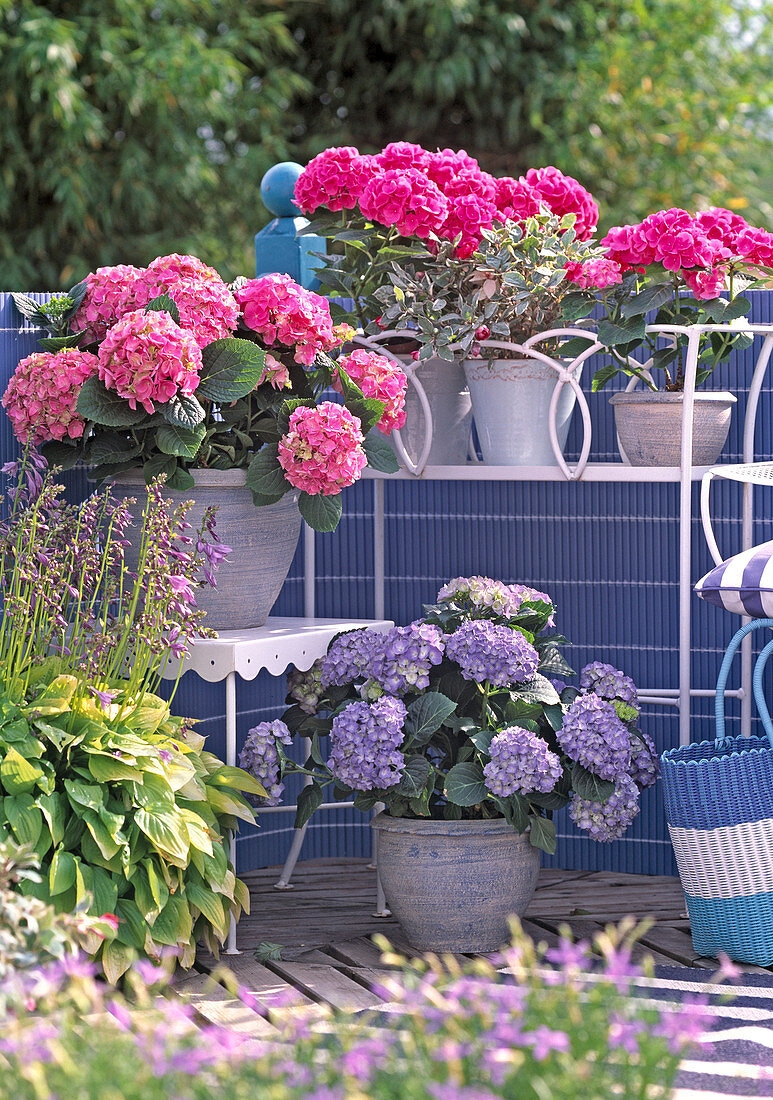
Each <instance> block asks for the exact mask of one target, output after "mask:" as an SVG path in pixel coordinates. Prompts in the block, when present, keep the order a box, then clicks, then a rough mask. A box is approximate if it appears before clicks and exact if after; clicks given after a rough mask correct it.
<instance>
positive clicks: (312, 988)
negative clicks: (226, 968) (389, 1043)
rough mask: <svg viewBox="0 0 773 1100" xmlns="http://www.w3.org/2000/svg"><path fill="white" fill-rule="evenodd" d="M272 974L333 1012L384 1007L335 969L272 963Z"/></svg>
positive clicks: (377, 999) (376, 998)
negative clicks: (338, 1009) (333, 1009)
mask: <svg viewBox="0 0 773 1100" xmlns="http://www.w3.org/2000/svg"><path fill="white" fill-rule="evenodd" d="M269 966H270V968H271V970H273V971H274V973H275V974H278V975H279V976H280V977H282V978H284V979H285V980H286V981H288V982H290V984H291V985H293V986H295V988H296V989H300V990H301V992H302V993H305V994H306V996H307V997H310V998H311V999H312V1000H313V1001H317V1002H318V1003H319V1004H327V1005H330V1006H331V1007H332V1008H340V1009H348V1010H358V1009H363V1008H374V1007H375V1006H376V1005H379V1004H381V998H380V997H377V996H376V995H375V994H374V993H372V992H370V990H368V989H365V988H364V987H363V986H361V985H360V984H359V982H355V981H353V980H352V979H351V978H348V977H347V976H346V975H345V974H343V973H341V972H340V971H338V970H334V969H333V967H332V966H320V965H318V964H315V963H299V962H286V963H285V962H273V961H272V962H271V963H269Z"/></svg>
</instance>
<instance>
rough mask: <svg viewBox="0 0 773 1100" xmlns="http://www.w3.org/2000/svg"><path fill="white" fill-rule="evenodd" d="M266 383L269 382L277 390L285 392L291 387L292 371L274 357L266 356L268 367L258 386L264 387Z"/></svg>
mask: <svg viewBox="0 0 773 1100" xmlns="http://www.w3.org/2000/svg"><path fill="white" fill-rule="evenodd" d="M264 382H268V383H269V385H270V386H273V388H274V389H275V390H283V389H284V388H285V387H286V386H289V385H290V371H289V370H288V369H287V367H286V366H285V365H284V363H282V362H280V361H279V359H277V358H276V357H275V356H273V355H268V354H267V355H266V365H265V366H264V368H263V373H262V374H261V376H260V381H259V382H258V385H259V386H262V385H263V383H264Z"/></svg>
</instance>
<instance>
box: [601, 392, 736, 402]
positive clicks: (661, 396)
mask: <svg viewBox="0 0 773 1100" xmlns="http://www.w3.org/2000/svg"><path fill="white" fill-rule="evenodd" d="M683 401H684V392H683V391H678V392H673V391H670V392H667V391H666V390H658V391H657V392H655V391H653V390H623V391H622V392H621V393H613V394H612V396H611V397H610V398H609V403H610V405H647V404H651V405H679V404H681V403H682V402H683ZM695 401H696V402H697V403H699V404H712V403H716V404H724V405H726V404H731V405H735V404H736V403H737V402H738V398H737V397H736V396H735V394H733V393H730V391H729V390H696V391H695Z"/></svg>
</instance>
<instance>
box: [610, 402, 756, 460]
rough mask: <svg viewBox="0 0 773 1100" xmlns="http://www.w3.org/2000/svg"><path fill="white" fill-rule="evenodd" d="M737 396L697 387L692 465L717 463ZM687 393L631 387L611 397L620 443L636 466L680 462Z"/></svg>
mask: <svg viewBox="0 0 773 1100" xmlns="http://www.w3.org/2000/svg"><path fill="white" fill-rule="evenodd" d="M736 400H737V399H736V398H735V397H734V396H733V394H732V393H727V392H725V391H719V392H713V393H712V392H708V393H702V392H701V393H696V394H695V416H694V420H693V440H692V463H693V466H713V465H714V463H715V462H716V461H717V459H718V458H719V456H720V453H721V451H722V448H723V447H724V445H725V442H726V440H727V433H728V432H729V431H730V421H731V419H732V415H733V405H735V404H736ZM683 402H684V394H681V393H664V392H659V393H653V392H652V391H649V390H631V391H630V392H628V393H616V394H613V395H612V397H610V399H609V403H610V405H612V407H613V408H614V410H615V428H616V429H617V435H618V439H619V440H620V446H621V447H622V449H623V451H624V452H625V456H624V457H627V458H628V461H629V462H630V464H631V465H632V466H679V465H681V461H682V405H683Z"/></svg>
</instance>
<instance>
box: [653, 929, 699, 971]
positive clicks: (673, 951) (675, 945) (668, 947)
mask: <svg viewBox="0 0 773 1100" xmlns="http://www.w3.org/2000/svg"><path fill="white" fill-rule="evenodd" d="M641 942H642V943H644V944H646V945H647V946H648V947H654V948H655V949H656V950H657V951H659V952H660V953H661V954H663V955H667V956H668V957H669V958H670V959H671V960H672V965H673V963H674V962H678V963H681V964H682V966H695V967H699V968H701V969H703V970H716V968H717V961H716V959H702V958H699V956H698V955H696V953H695V948H694V947H693V943H692V939H691V937H690V936H688V935H687V933H686V932H680V931H679V929H678V928H667V927H665V926H663V925H655V927H654V928H651V929H650V931H649V932H646V933H645V934H644V935H643V936H642V940H641Z"/></svg>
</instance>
